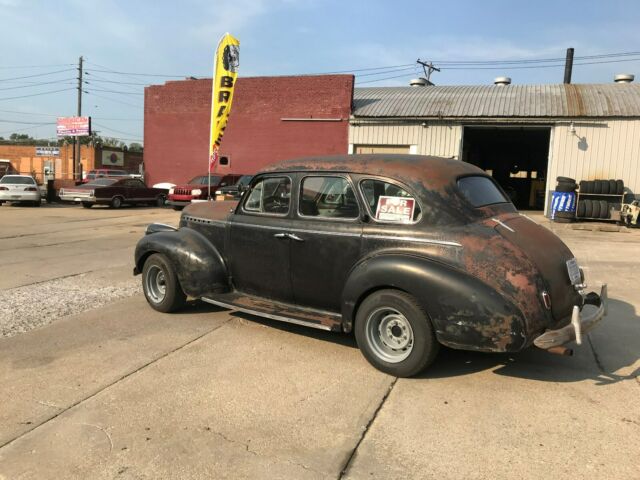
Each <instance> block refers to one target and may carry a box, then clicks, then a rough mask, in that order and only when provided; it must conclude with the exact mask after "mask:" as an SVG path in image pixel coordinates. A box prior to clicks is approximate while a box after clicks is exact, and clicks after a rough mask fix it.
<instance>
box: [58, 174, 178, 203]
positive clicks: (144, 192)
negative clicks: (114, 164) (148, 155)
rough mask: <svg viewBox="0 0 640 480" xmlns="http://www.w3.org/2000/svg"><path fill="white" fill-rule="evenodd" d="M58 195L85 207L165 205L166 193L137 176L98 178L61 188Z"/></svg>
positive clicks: (62, 198)
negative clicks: (147, 184)
mask: <svg viewBox="0 0 640 480" xmlns="http://www.w3.org/2000/svg"><path fill="white" fill-rule="evenodd" d="M58 196H59V197H60V199H61V200H62V201H65V202H75V203H78V202H79V203H82V206H83V207H85V208H91V207H93V206H94V205H109V206H110V207H111V208H120V207H121V206H122V205H125V204H127V205H139V204H150V205H157V206H159V207H161V206H163V205H164V203H165V200H166V198H165V194H164V191H163V190H162V189H159V188H149V187H147V186H146V185H145V184H144V182H143V181H142V180H139V179H137V178H123V179H120V180H118V179H115V178H98V179H95V180H93V181H92V182H91V183H85V184H82V185H77V186H75V187H69V188H61V189H60V192H59V193H58Z"/></svg>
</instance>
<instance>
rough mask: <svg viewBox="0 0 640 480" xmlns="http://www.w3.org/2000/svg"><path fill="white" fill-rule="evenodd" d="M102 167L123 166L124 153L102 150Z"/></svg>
mask: <svg viewBox="0 0 640 480" xmlns="http://www.w3.org/2000/svg"><path fill="white" fill-rule="evenodd" d="M101 160H102V166H103V167H124V153H123V152H112V151H109V150H103V151H102V159H101Z"/></svg>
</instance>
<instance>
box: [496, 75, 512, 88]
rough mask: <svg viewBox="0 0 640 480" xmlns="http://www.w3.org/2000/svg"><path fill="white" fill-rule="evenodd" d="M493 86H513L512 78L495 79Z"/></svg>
mask: <svg viewBox="0 0 640 480" xmlns="http://www.w3.org/2000/svg"><path fill="white" fill-rule="evenodd" d="M493 84H494V85H499V86H504V85H511V77H496V78H494V79H493Z"/></svg>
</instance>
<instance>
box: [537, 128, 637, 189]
mask: <svg viewBox="0 0 640 480" xmlns="http://www.w3.org/2000/svg"><path fill="white" fill-rule="evenodd" d="M574 128H575V129H576V132H575V134H573V133H570V131H569V129H570V126H569V125H568V124H567V125H564V124H563V125H556V126H555V127H554V132H553V142H552V145H551V155H550V158H551V162H550V164H549V171H548V179H549V183H548V188H549V189H553V187H554V186H555V178H556V177H557V176H560V175H561V176H565V177H571V178H575V179H576V180H578V181H580V180H594V179H609V178H613V179H618V178H621V179H622V180H624V183H625V185H626V186H628V187H629V188H630V189H631V191H632V192H634V193H635V194H636V195H638V194H640V168H639V167H638V163H640V120H607V121H606V122H589V123H586V122H580V123H576V124H575V125H574Z"/></svg>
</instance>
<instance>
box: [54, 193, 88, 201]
mask: <svg viewBox="0 0 640 480" xmlns="http://www.w3.org/2000/svg"><path fill="white" fill-rule="evenodd" d="M58 196H59V197H60V200H62V201H63V202H90V203H95V202H96V197H95V196H93V195H92V196H85V195H74V194H73V193H62V194H60V195H58Z"/></svg>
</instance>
